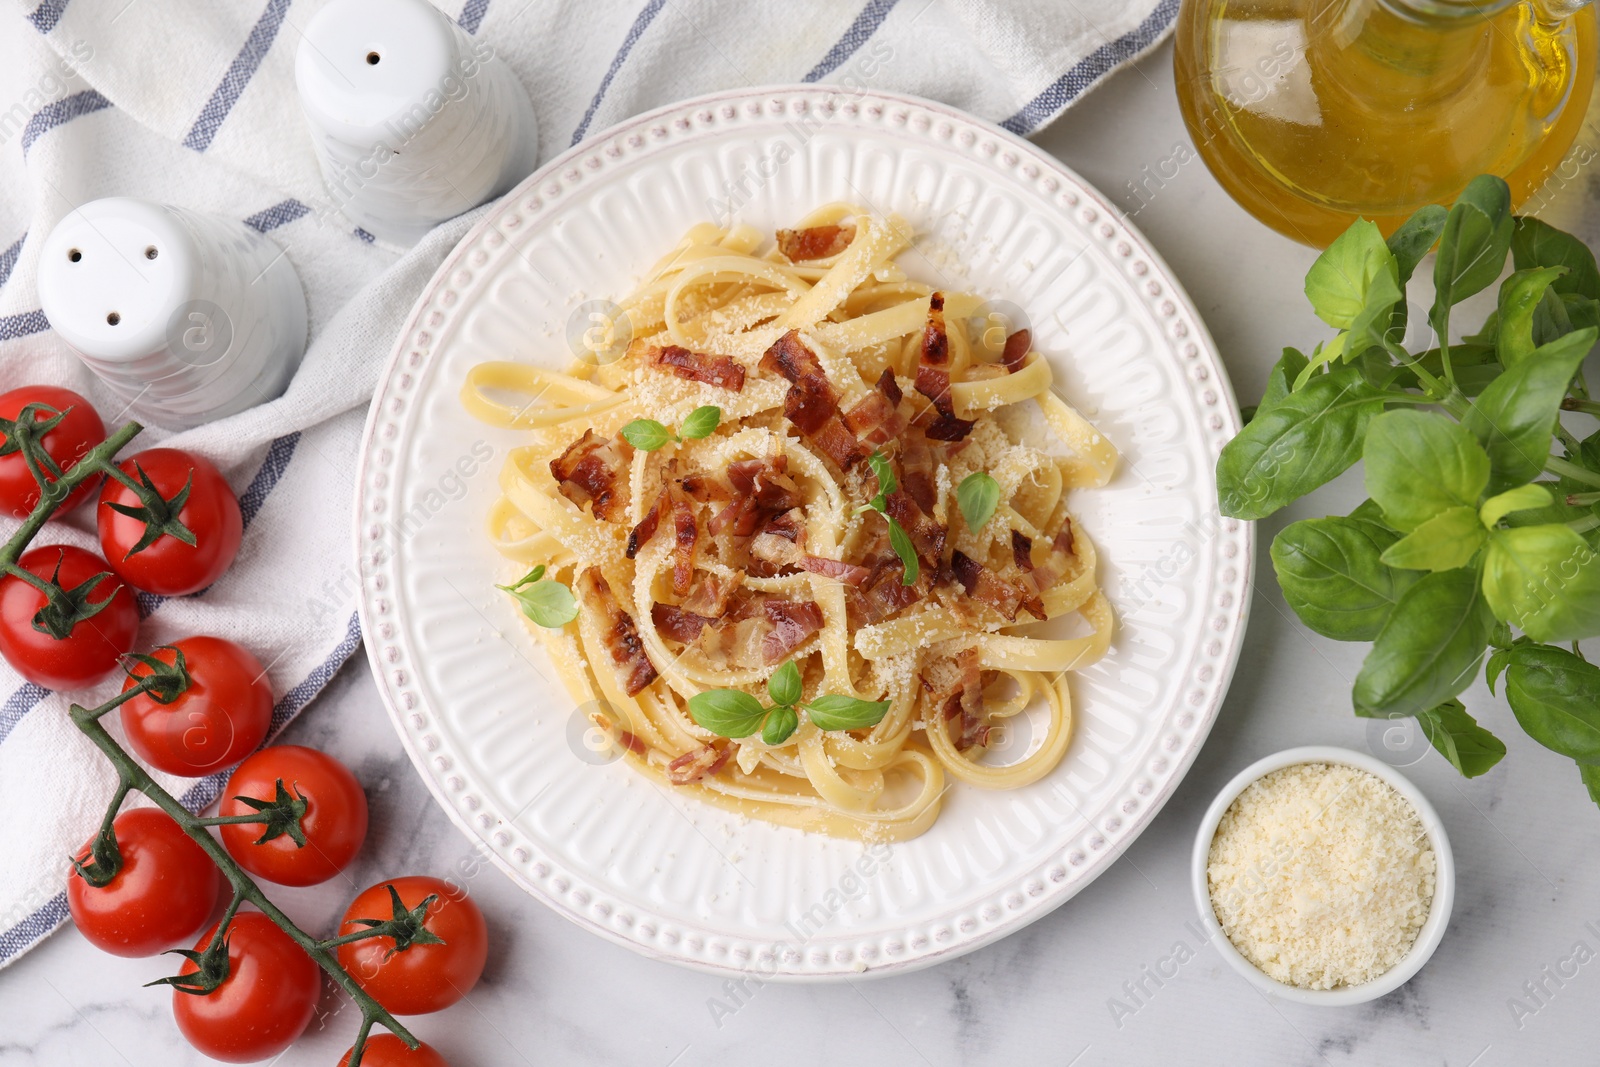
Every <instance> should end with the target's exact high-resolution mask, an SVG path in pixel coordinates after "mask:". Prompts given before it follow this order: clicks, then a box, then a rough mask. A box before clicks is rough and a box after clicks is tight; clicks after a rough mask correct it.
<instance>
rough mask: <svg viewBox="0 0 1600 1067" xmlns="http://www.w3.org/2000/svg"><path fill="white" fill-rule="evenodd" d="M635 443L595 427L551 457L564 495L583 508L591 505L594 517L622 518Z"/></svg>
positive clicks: (609, 520)
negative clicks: (608, 434) (559, 453)
mask: <svg viewBox="0 0 1600 1067" xmlns="http://www.w3.org/2000/svg"><path fill="white" fill-rule="evenodd" d="M632 456H633V446H632V445H630V444H628V442H627V441H625V440H623V439H622V438H621V437H620V436H619V437H614V438H612V437H601V436H600V435H599V434H597V433H595V432H594V430H593V429H588V430H585V431H583V436H582V437H580V438H578V439H577V440H576V441H574V442H572V444H571V445H569V446H567V450H566V451H565V452H563V453H561V455H559V456H557V457H556V458H555V459H553V460H551V461H550V473H551V474H552V475H553V476H554V477H555V480H556V487H557V488H558V489H559V490H560V491H561V495H562V496H564V497H566V498H567V499H568V500H570V501H572V502H573V503H574V504H576V505H577V506H578V507H579V508H582V507H583V506H584V505H585V504H588V505H589V506H590V509H591V510H592V511H593V512H594V517H595V518H597V519H604V520H605V521H606V522H621V521H622V516H623V514H624V513H625V503H626V501H625V500H624V497H625V495H626V494H625V493H624V492H623V488H624V472H625V471H626V470H627V467H628V462H629V460H630V459H631V458H632Z"/></svg>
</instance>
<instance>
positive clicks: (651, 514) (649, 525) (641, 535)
mask: <svg viewBox="0 0 1600 1067" xmlns="http://www.w3.org/2000/svg"><path fill="white" fill-rule="evenodd" d="M671 495H672V494H671V488H670V487H669V486H668V487H663V488H662V490H661V492H660V493H658V494H657V495H656V502H655V503H654V504H651V505H650V510H649V511H647V512H645V513H644V518H642V519H640V520H639V525H637V526H635V527H634V528H633V529H631V530H629V531H628V549H627V555H628V558H629V559H632V558H633V557H635V556H637V555H638V554H639V550H640V549H641V548H643V547H644V546H645V545H647V544H648V543H649V542H650V538H652V537H654V536H655V535H656V529H657V528H658V527H660V525H661V513H662V512H664V511H666V510H667V509H668V508H670V507H671V506H672V503H671Z"/></svg>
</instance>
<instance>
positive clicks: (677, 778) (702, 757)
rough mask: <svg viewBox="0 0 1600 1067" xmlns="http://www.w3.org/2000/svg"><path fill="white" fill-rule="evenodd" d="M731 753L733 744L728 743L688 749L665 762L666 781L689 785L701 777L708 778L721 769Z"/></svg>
mask: <svg viewBox="0 0 1600 1067" xmlns="http://www.w3.org/2000/svg"><path fill="white" fill-rule="evenodd" d="M732 755H733V746H732V745H728V746H726V747H724V748H718V747H717V746H716V745H701V746H700V747H699V748H693V749H690V750H689V751H688V752H685V753H684V754H683V755H681V756H679V757H678V758H677V759H675V760H673V761H672V762H671V763H669V764H667V781H669V782H671V783H672V784H673V785H689V784H690V783H691V782H698V781H699V780H700V779H702V778H708V777H710V776H711V775H713V774H716V773H717V772H718V771H720V770H722V768H723V765H724V764H726V763H727V762H728V758H729V757H730V756H732Z"/></svg>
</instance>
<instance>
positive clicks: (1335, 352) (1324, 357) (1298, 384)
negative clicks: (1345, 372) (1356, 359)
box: [1289, 330, 1365, 392]
mask: <svg viewBox="0 0 1600 1067" xmlns="http://www.w3.org/2000/svg"><path fill="white" fill-rule="evenodd" d="M1349 341H1350V331H1349V330H1340V331H1339V333H1338V334H1337V335H1336V336H1335V337H1334V338H1333V339H1332V340H1329V341H1320V342H1318V343H1317V347H1315V348H1313V349H1312V350H1311V358H1310V359H1308V360H1306V365H1305V366H1304V367H1301V368H1300V373H1299V374H1296V375H1295V376H1294V381H1293V382H1291V383H1290V385H1289V389H1290V391H1291V392H1293V391H1295V390H1299V389H1304V388H1305V387H1306V383H1307V382H1309V381H1310V380H1311V379H1312V378H1314V377H1316V376H1317V375H1318V374H1319V373H1324V372H1323V370H1322V368H1323V367H1325V366H1327V365H1329V364H1333V363H1338V362H1341V361H1345V362H1348V360H1347V358H1346V357H1347V356H1348V355H1349V353H1348V351H1347V350H1346V347H1345V346H1346V345H1347V344H1348V343H1349ZM1363 377H1365V376H1363Z"/></svg>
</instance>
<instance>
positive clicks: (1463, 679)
mask: <svg viewBox="0 0 1600 1067" xmlns="http://www.w3.org/2000/svg"><path fill="white" fill-rule="evenodd" d="M1493 625H1494V617H1493V616H1492V615H1490V613H1489V609H1488V607H1487V605H1486V604H1485V603H1484V597H1483V591H1482V589H1481V588H1480V587H1479V584H1478V575H1477V572H1475V571H1471V570H1467V569H1464V568H1463V569H1459V570H1453V571H1439V572H1437V573H1435V574H1426V575H1423V576H1422V577H1421V578H1419V579H1418V580H1417V582H1416V584H1415V585H1413V586H1412V587H1411V588H1410V589H1407V590H1406V591H1405V593H1404V594H1403V595H1402V596H1401V597H1400V602H1399V603H1398V604H1396V605H1395V607H1394V611H1393V612H1392V613H1391V614H1390V615H1389V621H1388V622H1386V623H1385V624H1384V627H1383V630H1382V632H1381V633H1379V634H1378V639H1377V641H1376V642H1375V643H1374V644H1373V646H1372V651H1371V652H1369V653H1367V658H1366V661H1365V662H1364V663H1362V665H1361V673H1360V674H1358V675H1356V682H1355V689H1354V691H1353V693H1352V696H1353V698H1354V701H1355V709H1356V714H1357V715H1363V716H1368V717H1371V718H1384V717H1386V716H1390V715H1417V714H1419V713H1421V712H1423V711H1426V710H1427V709H1429V708H1434V707H1438V706H1439V705H1440V704H1443V703H1444V702H1445V701H1446V700H1449V699H1450V698H1451V697H1453V696H1455V695H1456V694H1458V693H1460V692H1461V690H1463V689H1465V688H1466V687H1467V684H1468V683H1469V682H1471V681H1472V676H1473V674H1475V673H1476V672H1477V669H1478V663H1479V661H1480V660H1481V659H1482V658H1483V648H1484V645H1485V644H1487V643H1488V640H1489V632H1490V630H1491V629H1492V628H1493Z"/></svg>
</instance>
